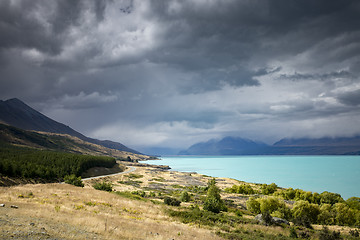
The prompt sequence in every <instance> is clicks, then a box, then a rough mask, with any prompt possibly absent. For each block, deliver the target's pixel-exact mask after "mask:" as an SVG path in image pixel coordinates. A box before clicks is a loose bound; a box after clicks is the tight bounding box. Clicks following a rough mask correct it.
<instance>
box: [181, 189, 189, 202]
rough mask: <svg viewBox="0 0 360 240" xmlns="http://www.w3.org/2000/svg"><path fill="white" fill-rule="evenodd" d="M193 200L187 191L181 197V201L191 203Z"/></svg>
mask: <svg viewBox="0 0 360 240" xmlns="http://www.w3.org/2000/svg"><path fill="white" fill-rule="evenodd" d="M190 199H191V197H190V194H189V193H188V192H187V191H183V192H182V193H181V196H180V201H182V202H189V201H190Z"/></svg>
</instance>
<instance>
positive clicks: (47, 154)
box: [0, 142, 116, 181]
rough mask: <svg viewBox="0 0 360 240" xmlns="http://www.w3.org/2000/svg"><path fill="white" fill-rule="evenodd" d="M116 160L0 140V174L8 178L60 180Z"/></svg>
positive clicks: (113, 163) (112, 163) (113, 162)
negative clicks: (19, 145)
mask: <svg viewBox="0 0 360 240" xmlns="http://www.w3.org/2000/svg"><path fill="white" fill-rule="evenodd" d="M115 163H116V161H115V159H114V158H111V157H106V156H90V155H81V154H73V153H65V152H56V151H48V150H38V149H31V148H25V147H18V146H13V145H10V144H7V143H4V142H0V174H3V175H5V176H10V177H23V178H40V179H46V180H51V181H56V180H62V179H63V178H64V177H65V176H66V175H71V174H74V175H76V176H80V175H81V173H83V172H84V171H86V170H87V169H89V168H92V167H108V168H110V167H113V166H114V165H115Z"/></svg>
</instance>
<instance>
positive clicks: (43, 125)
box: [0, 98, 141, 154]
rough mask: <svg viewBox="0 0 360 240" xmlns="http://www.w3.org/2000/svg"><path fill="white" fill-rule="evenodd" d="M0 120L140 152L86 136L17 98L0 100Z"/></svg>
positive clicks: (118, 148)
mask: <svg viewBox="0 0 360 240" xmlns="http://www.w3.org/2000/svg"><path fill="white" fill-rule="evenodd" d="M0 122H3V123H5V124H8V125H11V126H15V127H17V128H21V129H25V130H35V131H43V132H50V133H61V134H68V135H71V136H74V137H77V138H80V139H81V140H84V141H86V142H90V143H94V144H98V145H101V146H104V147H107V148H111V149H116V150H120V151H126V152H131V153H135V154H141V153H139V152H138V151H136V150H133V149H131V148H128V147H126V146H125V145H123V144H121V143H118V142H113V141H109V140H98V139H94V138H89V137H86V136H84V135H83V134H81V133H79V132H77V131H75V130H74V129H72V128H70V127H69V126H66V125H64V124H62V123H59V122H57V121H55V120H52V119H51V118H48V117H47V116H45V115H43V114H42V113H40V112H38V111H36V110H35V109H33V108H31V107H29V106H28V105H26V104H25V103H24V102H22V101H21V100H19V99H17V98H12V99H9V100H6V101H1V100H0Z"/></svg>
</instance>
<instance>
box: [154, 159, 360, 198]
mask: <svg viewBox="0 0 360 240" xmlns="http://www.w3.org/2000/svg"><path fill="white" fill-rule="evenodd" d="M268 157H269V158H268ZM288 157H290V158H288ZM328 157H329V156H282V155H281V156H260V155H259V156H195V157H194V156H175V157H164V159H162V160H163V161H164V163H163V164H168V165H170V166H171V167H172V168H173V169H172V170H174V169H175V171H184V172H192V171H193V170H192V169H195V172H199V173H201V174H204V175H209V176H214V177H225V178H232V179H235V180H239V181H244V182H247V183H254V184H264V183H266V184H271V183H275V184H277V185H278V186H280V187H282V188H285V189H287V188H294V189H302V190H304V191H308V192H312V193H315V192H317V193H322V192H331V193H338V194H340V195H341V196H342V197H343V198H344V200H346V199H349V198H351V197H360V195H359V192H360V188H359V186H357V185H354V184H353V183H354V182H357V181H360V175H358V174H357V173H358V170H357V169H360V161H357V160H358V159H357V156H331V158H330V159H329V158H328ZM343 157H345V158H344V159H342V158H343ZM177 159H179V161H177ZM180 159H181V161H180ZM208 160H209V162H208ZM225 160H226V161H225ZM270 161H272V162H270ZM344 161H345V162H344ZM149 163H150V164H159V162H151V161H150V162H149ZM320 168H321V169H320ZM349 168H350V169H349ZM323 169H326V170H323ZM348 170H349V171H348ZM345 171H346V172H349V174H347V175H344V174H342V172H345ZM325 179H326V180H325Z"/></svg>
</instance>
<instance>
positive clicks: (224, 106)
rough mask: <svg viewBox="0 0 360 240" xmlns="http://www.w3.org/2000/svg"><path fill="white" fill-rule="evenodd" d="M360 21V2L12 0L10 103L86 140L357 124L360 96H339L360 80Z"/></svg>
mask: <svg viewBox="0 0 360 240" xmlns="http://www.w3.org/2000/svg"><path fill="white" fill-rule="evenodd" d="M359 12H360V2H359V1H355V0H354V1H350V0H344V1H328V0H321V1H316V2H315V1H310V0H305V1H296V0H266V1H260V0H259V1H258V0H252V1H236V0H234V1H231V0H230V1H222V0H214V1H205V2H204V1H191V0H188V1H187V0H185V1H175V0H169V1H158V0H153V1H136V0H134V1H132V0H128V1H125V0H124V1H100V0H94V1H71V0H69V1H62V0H59V1H46V0H33V1H7V0H4V1H0V35H1V38H0V66H1V68H0V75H1V77H2V79H1V82H0V86H1V87H0V97H1V98H3V99H6V98H11V97H19V98H21V99H23V100H25V101H26V102H28V103H34V104H37V106H40V107H41V108H42V109H44V110H46V111H47V112H48V113H50V114H53V115H52V116H54V117H57V118H59V119H58V120H63V121H67V123H68V124H69V123H71V125H74V127H77V128H78V129H79V130H81V131H84V133H87V132H92V131H93V129H94V128H96V127H97V126H99V125H103V126H105V125H111V124H114V125H116V123H117V122H121V123H124V124H128V125H129V126H132V127H133V130H134V131H136V129H138V131H139V132H140V131H145V130H144V129H152V131H155V132H156V130H157V129H156V127H153V128H152V127H151V126H155V125H156V126H160V125H161V126H163V125H164V126H167V127H169V126H170V125H171V124H169V123H177V124H178V125H179V126H178V127H179V128H180V129H182V128H186V129H187V130H186V131H187V134H189V133H191V132H192V130H194V132H195V133H198V132H197V130H199V131H207V133H204V132H202V134H204V136H210V135H211V136H213V135H216V134H217V135H223V134H227V133H229V132H237V133H241V132H247V133H248V134H249V135H251V133H250V131H252V130H253V132H255V133H256V134H260V133H259V132H265V131H263V130H261V131H260V130H257V129H266V126H259V125H256V124H260V123H263V124H269V126H276V128H275V127H274V129H272V132H273V133H274V132H278V133H277V134H278V135H280V133H281V134H282V133H283V134H287V131H286V126H288V125H287V121H291V122H296V121H298V122H304V121H309V122H311V121H312V120H314V121H315V120H317V119H326V118H331V119H335V120H334V122H337V123H338V122H341V121H340V120H339V119H341V118H339V116H348V117H347V118H344V119H346V121H347V123H350V122H351V121H353V120H351V119H353V118H352V117H349V116H354V115H355V116H357V115H358V112H357V110H356V107H358V106H359V101H358V99H359V92H358V91H357V90H356V91H352V92H346V93H342V94H336V93H334V92H335V91H334V90H336V89H337V88H341V87H347V86H349V85H350V84H355V83H357V82H359V69H360V67H359V66H360V64H359V63H360V61H359V54H360V44H359V40H360V34H359V30H358V29H359V27H358V26H360V17H359ZM301 83H303V84H301ZM307 84H311V85H307ZM229 89H231V91H230V90H229ZM232 94H233V95H232ZM319 95H321V96H324V99H322V97H319ZM326 97H327V98H328V99H326ZM214 99H215V100H214ZM336 100H337V101H338V102H336ZM212 101H216V102H217V104H213V105H212V104H211V102H212ZM332 101H334V102H335V103H333V102H332ZM339 102H340V103H342V104H339ZM82 114H84V115H82ZM103 116H107V118H106V119H105V120H104V119H103ZM85 118H86V120H87V123H86V124H82V123H83V122H84V119H85ZM119 119H120V120H121V121H120V120H119ZM72 120H73V122H72ZM163 122H165V123H163ZM159 123H161V124H159ZM180 123H181V124H180ZM175 125H176V124H175ZM185 125H186V126H185ZM295 125H296V123H294V126H295ZM309 125H311V124H309ZM325 125H326V124H324V126H325ZM349 125H350V124H349ZM184 126H185V127H184ZM219 126H220V127H219ZM224 126H225V127H224ZM298 126H299V129H300V128H301V127H302V126H301V124H299V125H298ZM99 128H100V127H99ZM169 128H170V127H169ZM324 128H325V127H324ZM332 128H336V127H334V126H332ZM244 129H249V130H244ZM250 129H252V130H250ZM284 129H285V130H284ZM159 131H161V130H159ZM179 131H180V130H179ZM299 131H300V130H299ZM310 131H311V130H310ZM174 132H176V131H174ZM180 132H181V131H180ZM354 132H360V129H358V128H357V129H354ZM255 133H253V134H252V136H254V135H256V134H255ZM184 134H186V133H184ZM264 134H265V133H264ZM130 135H131V134H130ZM134 135H135V134H134ZM180 137H181V136H177V137H176V138H177V139H179V138H180ZM184 137H186V136H184ZM267 137H269V136H267ZM270 137H271V136H270ZM174 138H175V137H174ZM260 138H261V136H260V137H259V138H258V139H260ZM204 140H206V139H204ZM169 141H170V140H169ZM134 142H136V141H134ZM175 144H176V143H174V145H175Z"/></svg>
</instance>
